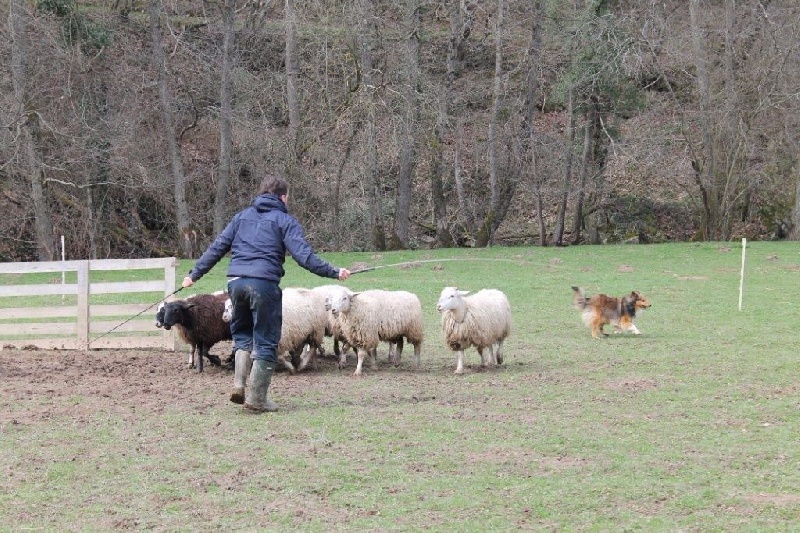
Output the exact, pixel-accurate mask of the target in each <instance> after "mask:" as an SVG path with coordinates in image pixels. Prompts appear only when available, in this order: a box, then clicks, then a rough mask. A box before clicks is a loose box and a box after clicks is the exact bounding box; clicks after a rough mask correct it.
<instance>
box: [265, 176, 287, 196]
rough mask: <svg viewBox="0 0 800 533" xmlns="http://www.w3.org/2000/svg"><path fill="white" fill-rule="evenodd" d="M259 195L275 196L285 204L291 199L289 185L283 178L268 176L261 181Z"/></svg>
mask: <svg viewBox="0 0 800 533" xmlns="http://www.w3.org/2000/svg"><path fill="white" fill-rule="evenodd" d="M258 194H259V195H262V194H274V195H275V196H277V197H278V198H280V199H281V200H283V201H284V203H285V202H286V200H287V199H288V197H289V183H288V182H287V181H286V179H285V178H283V177H282V176H278V175H267V176H266V177H265V178H264V179H263V180H261V187H260V188H259V191H258Z"/></svg>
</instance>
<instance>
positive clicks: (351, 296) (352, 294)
mask: <svg viewBox="0 0 800 533" xmlns="http://www.w3.org/2000/svg"><path fill="white" fill-rule="evenodd" d="M362 292H363V291H358V292H351V293H350V298H355V297H356V296H358V295H359V294H361V293H362Z"/></svg>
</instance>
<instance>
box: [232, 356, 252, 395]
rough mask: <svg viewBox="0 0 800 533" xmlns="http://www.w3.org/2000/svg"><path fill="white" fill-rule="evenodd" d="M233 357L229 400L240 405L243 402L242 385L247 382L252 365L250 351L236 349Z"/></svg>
mask: <svg viewBox="0 0 800 533" xmlns="http://www.w3.org/2000/svg"><path fill="white" fill-rule="evenodd" d="M233 357H234V370H233V389H231V401H232V402H233V403H238V404H239V405H242V404H243V403H244V386H245V384H246V382H247V376H249V375H250V367H252V366H253V360H252V359H250V352H249V351H248V350H236V353H235V354H234V356H233Z"/></svg>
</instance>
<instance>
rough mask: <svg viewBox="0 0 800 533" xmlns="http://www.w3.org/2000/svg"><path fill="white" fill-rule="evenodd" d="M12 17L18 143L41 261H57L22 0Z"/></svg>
mask: <svg viewBox="0 0 800 533" xmlns="http://www.w3.org/2000/svg"><path fill="white" fill-rule="evenodd" d="M8 19H9V20H8V25H9V28H10V33H11V78H12V84H13V87H14V100H15V103H16V106H17V119H16V120H15V122H14V123H15V124H16V128H17V131H16V135H17V139H18V141H17V143H18V146H19V147H20V149H21V150H22V154H21V155H22V159H23V160H24V162H25V168H26V172H27V173H28V176H29V180H30V187H31V198H32V200H33V208H34V209H33V210H34V220H35V224H36V247H37V250H38V253H39V260H40V261H53V260H54V259H56V246H55V240H54V238H53V222H52V220H51V218H50V208H49V207H48V205H47V199H46V198H45V193H44V187H43V180H44V166H43V165H42V162H41V161H42V158H41V155H40V154H39V148H38V146H37V143H36V139H37V138H38V137H39V136H40V134H41V132H40V122H39V121H40V116H39V113H38V112H37V110H36V109H34V108H30V107H29V102H30V99H29V94H28V73H27V68H28V55H27V54H28V42H27V40H26V30H25V7H24V2H23V1H22V0H11V5H10V6H9V11H8Z"/></svg>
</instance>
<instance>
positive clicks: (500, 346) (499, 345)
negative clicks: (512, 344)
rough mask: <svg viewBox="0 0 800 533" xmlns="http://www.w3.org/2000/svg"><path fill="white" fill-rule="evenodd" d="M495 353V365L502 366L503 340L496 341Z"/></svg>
mask: <svg viewBox="0 0 800 533" xmlns="http://www.w3.org/2000/svg"><path fill="white" fill-rule="evenodd" d="M495 353H496V354H497V364H498V365H502V364H503V339H500V340H499V341H497V351H496V352H495Z"/></svg>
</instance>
